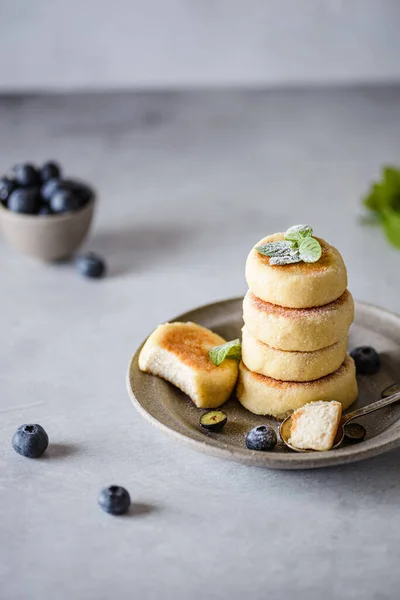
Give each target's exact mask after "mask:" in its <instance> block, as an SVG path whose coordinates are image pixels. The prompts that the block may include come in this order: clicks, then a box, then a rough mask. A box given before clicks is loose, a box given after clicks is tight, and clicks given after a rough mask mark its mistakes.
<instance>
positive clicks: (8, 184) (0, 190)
mask: <svg viewBox="0 0 400 600" xmlns="http://www.w3.org/2000/svg"><path fill="white" fill-rule="evenodd" d="M15 187H16V186H15V182H14V181H13V180H12V179H8V178H7V177H2V178H1V179H0V200H1V201H2V202H3V204H5V205H7V200H8V198H9V196H10V194H11V192H12V191H13V190H14V189H15Z"/></svg>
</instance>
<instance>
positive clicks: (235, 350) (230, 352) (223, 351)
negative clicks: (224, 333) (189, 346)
mask: <svg viewBox="0 0 400 600" xmlns="http://www.w3.org/2000/svg"><path fill="white" fill-rule="evenodd" d="M208 354H209V356H210V358H211V360H212V362H213V363H214V365H216V366H217V367H219V365H220V364H221V363H222V362H223V361H224V360H225V359H226V358H234V359H235V360H240V359H241V358H242V344H241V343H240V340H239V338H238V339H237V340H232V341H231V342H226V344H222V345H221V346H216V347H215V348H212V349H211V350H210V352H209V353H208Z"/></svg>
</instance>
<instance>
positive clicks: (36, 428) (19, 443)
mask: <svg viewBox="0 0 400 600" xmlns="http://www.w3.org/2000/svg"><path fill="white" fill-rule="evenodd" d="M48 445H49V437H48V435H47V433H46V432H45V430H44V429H43V427H42V426H41V425H37V424H35V425H21V427H18V429H17V431H16V432H15V433H14V435H13V439H12V446H13V448H14V450H15V452H18V454H21V455H22V456H26V457H27V458H38V457H39V456H41V455H42V454H43V452H44V451H45V450H46V448H47V446H48Z"/></svg>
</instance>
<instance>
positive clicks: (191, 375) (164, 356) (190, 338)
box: [139, 322, 238, 408]
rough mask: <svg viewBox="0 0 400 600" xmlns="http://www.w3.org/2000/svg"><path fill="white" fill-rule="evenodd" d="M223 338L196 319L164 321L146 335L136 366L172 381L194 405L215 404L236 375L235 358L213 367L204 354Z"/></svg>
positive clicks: (225, 396) (226, 393)
mask: <svg viewBox="0 0 400 600" xmlns="http://www.w3.org/2000/svg"><path fill="white" fill-rule="evenodd" d="M225 342H226V340H224V338H222V337H221V336H220V335H217V334H216V333H214V332H213V331H210V330H209V329H207V328H206V327H201V326H200V325H197V324H196V323H190V322H189V323H178V322H177V323H164V324H163V325H159V326H158V327H157V329H155V330H154V331H153V333H152V334H151V335H150V336H149V337H148V338H147V341H146V343H145V344H144V346H143V348H142V351H141V352H140V356H139V367H140V369H141V370H142V371H147V372H148V373H152V374H153V375H158V376H159V377H162V378H163V379H166V380H167V381H170V382H171V383H173V384H174V385H176V386H177V387H178V388H179V389H181V390H182V391H183V392H185V394H187V395H188V396H189V397H190V398H191V399H192V400H193V402H194V403H195V404H196V406H197V407H198V408H216V407H218V406H220V405H221V404H223V403H224V402H225V401H226V400H227V399H228V398H229V396H230V395H231V393H232V391H233V388H234V387H235V383H236V379H237V375H238V363H237V361H236V360H234V359H226V360H224V361H223V362H222V364H220V365H219V367H216V366H215V365H214V363H213V362H212V361H211V359H210V357H209V355H208V353H209V351H210V350H211V349H212V348H215V346H219V345H221V344H224V343H225Z"/></svg>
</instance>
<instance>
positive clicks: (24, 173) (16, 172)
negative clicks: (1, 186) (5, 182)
mask: <svg viewBox="0 0 400 600" xmlns="http://www.w3.org/2000/svg"><path fill="white" fill-rule="evenodd" d="M12 173H13V176H14V180H15V182H16V183H17V185H21V186H29V187H30V186H36V185H40V175H39V173H38V171H37V169H36V168H35V167H34V166H33V165H31V164H30V163H22V164H19V165H14V166H13V168H12Z"/></svg>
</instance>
